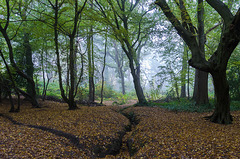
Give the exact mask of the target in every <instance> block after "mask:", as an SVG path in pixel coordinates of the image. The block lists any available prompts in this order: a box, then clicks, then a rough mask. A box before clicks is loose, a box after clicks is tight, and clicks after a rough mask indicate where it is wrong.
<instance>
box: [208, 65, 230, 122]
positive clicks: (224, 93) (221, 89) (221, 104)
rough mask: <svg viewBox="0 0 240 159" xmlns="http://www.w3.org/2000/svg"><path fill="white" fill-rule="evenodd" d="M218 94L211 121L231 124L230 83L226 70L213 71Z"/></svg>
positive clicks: (215, 88) (216, 93)
mask: <svg viewBox="0 0 240 159" xmlns="http://www.w3.org/2000/svg"><path fill="white" fill-rule="evenodd" d="M211 75H212V77H213V83H214V90H215V95H216V103H215V110H214V112H213V114H212V115H211V116H210V117H209V119H210V121H212V122H214V123H219V124H231V123H232V120H233V119H232V116H231V114H230V96H229V85H228V81H227V76H226V70H221V71H214V72H211Z"/></svg>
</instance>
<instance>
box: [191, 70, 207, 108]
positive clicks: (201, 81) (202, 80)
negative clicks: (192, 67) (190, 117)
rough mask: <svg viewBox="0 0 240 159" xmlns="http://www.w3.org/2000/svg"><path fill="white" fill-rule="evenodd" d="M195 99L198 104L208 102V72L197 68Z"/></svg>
mask: <svg viewBox="0 0 240 159" xmlns="http://www.w3.org/2000/svg"><path fill="white" fill-rule="evenodd" d="M193 99H194V101H195V102H196V105H201V104H208V103H209V100H208V73H206V72H203V71H200V70H197V69H196V71H195V83H194V93H193Z"/></svg>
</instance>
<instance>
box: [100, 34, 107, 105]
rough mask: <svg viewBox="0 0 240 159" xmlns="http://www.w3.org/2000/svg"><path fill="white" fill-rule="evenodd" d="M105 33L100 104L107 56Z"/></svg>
mask: <svg viewBox="0 0 240 159" xmlns="http://www.w3.org/2000/svg"><path fill="white" fill-rule="evenodd" d="M107 40H108V37H107V33H106V37H105V46H104V57H103V69H102V87H101V102H100V104H103V89H104V71H105V66H106V56H107V42H108V41H107Z"/></svg>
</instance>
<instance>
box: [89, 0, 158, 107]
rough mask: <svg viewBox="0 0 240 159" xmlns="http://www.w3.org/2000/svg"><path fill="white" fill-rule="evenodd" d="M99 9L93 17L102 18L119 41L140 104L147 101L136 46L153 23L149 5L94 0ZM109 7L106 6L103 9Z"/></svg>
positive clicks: (137, 2) (137, 47)
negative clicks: (149, 14) (147, 6)
mask: <svg viewBox="0 0 240 159" xmlns="http://www.w3.org/2000/svg"><path fill="white" fill-rule="evenodd" d="M95 2H96V8H97V9H98V10H97V11H96V12H95V14H94V15H92V16H94V17H95V18H93V19H94V20H98V21H101V22H102V23H104V24H105V25H108V26H109V27H110V29H111V33H112V37H115V39H116V40H118V41H119V42H120V44H121V47H122V49H123V50H124V52H125V54H126V55H127V57H128V60H129V67H130V70H131V74H132V77H133V83H134V87H135V91H136V94H137V97H138V101H139V103H140V104H146V103H147V100H146V98H145V95H144V93H143V89H142V86H141V80H140V79H141V78H140V72H141V70H140V59H139V58H138V54H137V50H138V49H139V46H141V44H142V42H143V40H144V39H145V38H146V37H147V35H148V34H150V32H151V27H152V26H154V22H155V21H153V19H151V17H147V13H148V12H149V10H148V9H144V5H145V3H141V2H142V1H140V0H136V1H128V0H122V1H119V0H117V1H113V0H108V1H102V0H95ZM106 8H108V9H106Z"/></svg>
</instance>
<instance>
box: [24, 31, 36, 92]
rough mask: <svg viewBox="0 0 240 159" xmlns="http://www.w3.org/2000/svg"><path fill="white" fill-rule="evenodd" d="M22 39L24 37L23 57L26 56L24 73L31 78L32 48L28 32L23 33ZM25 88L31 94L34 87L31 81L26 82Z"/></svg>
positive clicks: (32, 69) (32, 68)
mask: <svg viewBox="0 0 240 159" xmlns="http://www.w3.org/2000/svg"><path fill="white" fill-rule="evenodd" d="M23 39H24V43H23V46H24V50H25V58H26V74H27V75H28V77H30V78H32V79H33V71H34V67H33V62H32V48H31V45H30V43H29V34H28V33H24V37H23ZM26 89H27V93H28V94H33V89H34V88H33V85H32V84H31V83H29V82H27V85H26Z"/></svg>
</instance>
